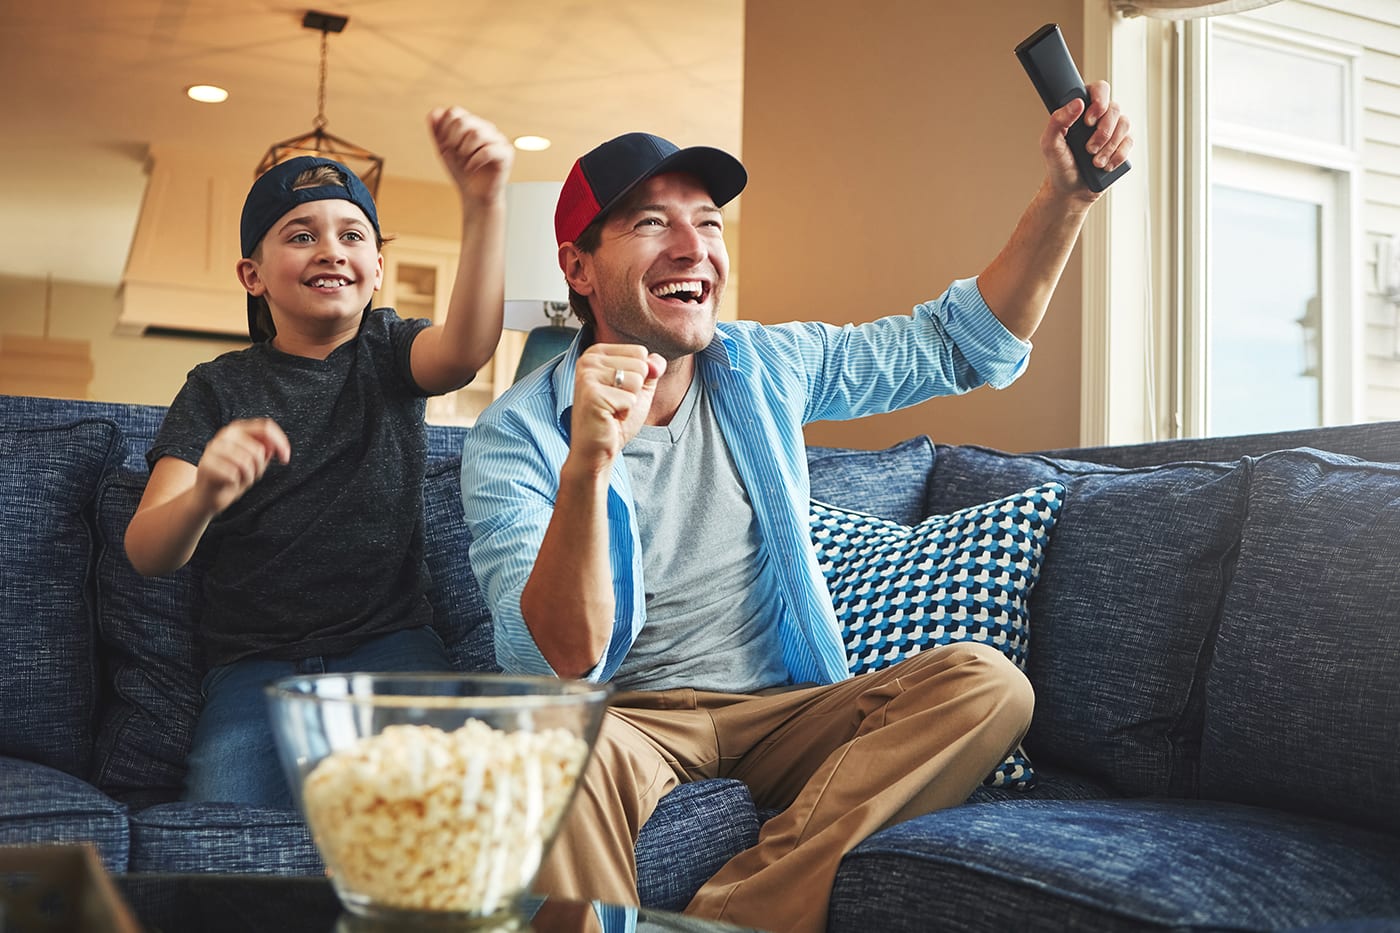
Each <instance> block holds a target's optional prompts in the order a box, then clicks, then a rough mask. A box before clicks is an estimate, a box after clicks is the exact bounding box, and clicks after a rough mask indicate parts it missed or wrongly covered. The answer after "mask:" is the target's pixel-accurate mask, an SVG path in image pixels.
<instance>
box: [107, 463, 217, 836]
mask: <svg viewBox="0 0 1400 933" xmlns="http://www.w3.org/2000/svg"><path fill="white" fill-rule="evenodd" d="M145 488H146V474H145V473H134V472H130V471H126V470H122V471H119V472H117V473H114V474H112V475H111V476H110V477H109V478H108V479H107V480H106V481H105V482H104V483H103V484H102V490H101V492H100V493H99V494H98V500H97V530H98V539H99V542H100V547H99V550H98V554H97V597H98V600H97V629H98V637H99V639H100V640H101V643H102V646H103V648H104V651H105V655H106V659H107V665H108V671H107V692H106V702H105V703H104V704H103V706H102V710H101V716H100V717H99V719H98V723H97V742H96V746H95V761H94V763H93V781H94V783H96V784H97V786H98V787H100V788H102V789H103V790H104V791H106V792H107V793H109V794H111V795H112V796H113V797H116V798H117V799H118V800H122V801H124V802H126V803H128V804H130V805H131V806H132V807H133V808H138V809H139V808H141V807H145V806H150V805H151V804H153V803H160V802H164V801H170V800H175V799H177V798H178V797H179V796H180V791H181V788H182V787H183V784H184V778H185V757H186V756H187V755H188V754H189V750H190V742H191V741H192V739H193V736H194V723H195V718H196V716H198V714H199V681H200V676H201V673H200V671H201V664H200V660H199V646H198V640H197V634H196V632H197V622H196V618H195V612H196V608H197V606H198V603H199V578H198V570H197V565H195V564H187V565H186V566H184V567H182V568H181V569H179V570H177V571H176V572H175V573H172V574H168V575H166V576H161V577H143V576H141V575H140V574H139V573H137V572H136V570H135V569H134V568H133V567H132V566H131V561H129V560H128V559H127V556H126V549H125V547H124V546H123V543H122V542H123V540H124V539H125V537H126V526H127V524H128V523H129V522H130V521H131V516H132V515H133V514H134V513H135V511H136V506H137V505H138V504H139V503H140V502H141V495H142V493H143V492H144V491H145Z"/></svg>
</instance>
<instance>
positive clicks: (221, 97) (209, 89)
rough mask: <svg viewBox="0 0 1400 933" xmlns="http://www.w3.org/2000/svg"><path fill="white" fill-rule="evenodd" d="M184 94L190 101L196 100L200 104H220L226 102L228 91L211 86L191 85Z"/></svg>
mask: <svg viewBox="0 0 1400 933" xmlns="http://www.w3.org/2000/svg"><path fill="white" fill-rule="evenodd" d="M185 93H186V94H188V95H189V98H190V100H197V101H199V102H200V103H201V104H222V103H223V102H224V101H226V100H228V91H225V90H224V89H223V88H221V87H215V86H214V85H212V84H193V85H191V86H189V87H187V88H185Z"/></svg>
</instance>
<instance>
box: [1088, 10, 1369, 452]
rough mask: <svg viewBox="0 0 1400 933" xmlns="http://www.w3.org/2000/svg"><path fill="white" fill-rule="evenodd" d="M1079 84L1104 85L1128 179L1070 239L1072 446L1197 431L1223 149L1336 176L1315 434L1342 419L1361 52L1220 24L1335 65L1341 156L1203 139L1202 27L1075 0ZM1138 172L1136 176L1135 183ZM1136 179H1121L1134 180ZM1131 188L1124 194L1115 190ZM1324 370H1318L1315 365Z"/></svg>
mask: <svg viewBox="0 0 1400 933" xmlns="http://www.w3.org/2000/svg"><path fill="white" fill-rule="evenodd" d="M1084 23H1085V30H1084V31H1085V36H1084V52H1083V61H1082V62H1081V70H1082V71H1083V72H1084V74H1085V75H1086V77H1092V76H1096V75H1107V76H1108V78H1109V81H1110V82H1111V83H1112V85H1113V94H1114V98H1115V99H1117V100H1118V101H1119V102H1120V103H1121V104H1122V105H1123V108H1124V111H1125V112H1126V113H1128V114H1130V115H1131V117H1132V120H1133V135H1134V138H1135V141H1136V147H1135V149H1134V157H1133V162H1134V169H1133V172H1130V173H1129V175H1128V176H1126V177H1125V178H1124V179H1123V180H1120V182H1119V183H1117V184H1115V185H1114V187H1113V188H1111V189H1109V196H1108V197H1107V198H1106V203H1104V204H1100V205H1099V206H1098V208H1096V210H1095V211H1094V212H1093V213H1092V214H1091V215H1090V220H1089V223H1088V224H1087V225H1086V227H1085V231H1084V235H1083V238H1082V240H1081V250H1082V260H1083V263H1084V296H1085V301H1084V325H1083V359H1084V374H1083V378H1082V381H1081V387H1082V391H1081V411H1080V425H1081V429H1080V433H1081V442H1082V443H1084V444H1112V443H1133V442H1136V441H1144V440H1156V439H1159V438H1163V437H1181V436H1199V435H1202V434H1204V433H1205V432H1206V408H1205V398H1204V393H1203V392H1202V391H1201V390H1200V389H1201V387H1203V386H1204V385H1205V380H1206V378H1207V371H1206V368H1205V356H1204V353H1203V352H1201V351H1202V345H1201V343H1200V341H1201V340H1203V337H1202V334H1203V330H1202V327H1201V322H1202V321H1203V320H1204V318H1205V313H1206V312H1205V309H1206V307H1207V298H1208V295H1209V288H1208V284H1209V283H1208V280H1207V274H1208V268H1207V265H1208V264H1207V262H1206V259H1207V256H1208V255H1209V252H1208V250H1209V244H1208V242H1207V231H1206V221H1207V218H1208V217H1209V214H1208V207H1209V205H1208V192H1209V186H1210V146H1211V145H1212V144H1213V143H1214V144H1222V143H1228V144H1230V145H1231V146H1232V147H1239V148H1242V149H1244V150H1245V151H1252V152H1257V153H1259V154H1262V155H1275V156H1277V155H1283V156H1285V157H1286V158H1289V159H1295V160H1299V161H1306V162H1309V163H1311V164H1317V165H1321V166H1323V167H1326V168H1330V169H1333V170H1335V171H1336V172H1337V173H1338V175H1339V178H1340V179H1341V182H1340V184H1341V187H1340V188H1339V195H1338V202H1337V203H1338V205H1339V209H1340V216H1339V217H1338V224H1339V225H1340V229H1342V230H1344V231H1345V234H1346V235H1345V238H1344V241H1343V242H1341V243H1339V244H1336V256H1335V261H1336V268H1338V269H1343V270H1346V271H1345V274H1344V275H1342V276H1341V278H1340V280H1339V281H1338V283H1337V287H1338V288H1339V289H1341V290H1342V291H1341V294H1342V295H1343V296H1344V297H1343V301H1344V303H1345V305H1346V306H1347V308H1348V311H1347V313H1346V314H1344V315H1341V316H1340V317H1337V316H1334V317H1333V320H1332V321H1331V322H1329V323H1328V324H1326V325H1325V327H1327V328H1328V329H1327V330H1326V331H1325V332H1324V341H1325V346H1327V347H1329V348H1330V349H1331V350H1332V351H1333V352H1334V353H1336V354H1345V356H1346V358H1345V359H1344V360H1341V359H1337V358H1335V357H1332V358H1329V359H1327V360H1326V361H1325V369H1326V371H1327V372H1328V377H1327V378H1326V380H1325V385H1324V391H1323V408H1322V411H1323V423H1324V424H1336V423H1345V422H1350V421H1354V420H1356V419H1357V418H1358V417H1359V412H1360V409H1361V400H1362V398H1363V392H1364V378H1365V376H1364V370H1365V354H1364V347H1363V340H1364V331H1365V324H1364V313H1365V300H1364V299H1365V296H1364V284H1363V276H1362V271H1361V266H1362V263H1360V262H1359V261H1358V255H1357V252H1358V251H1359V250H1360V249H1361V248H1362V244H1363V237H1362V231H1361V230H1360V229H1359V224H1360V217H1361V210H1360V203H1359V199H1360V175H1361V152H1360V141H1359V125H1358V124H1359V116H1358V114H1359V112H1360V101H1361V68H1360V56H1361V49H1360V48H1358V47H1355V46H1348V45H1345V44H1343V43H1338V42H1333V41H1329V40H1323V39H1319V38H1318V37H1316V36H1311V35H1307V34H1301V33H1298V32H1296V31H1293V30H1288V29H1284V28H1282V27H1276V26H1272V25H1269V24H1267V23H1259V22H1243V21H1240V20H1235V21H1233V22H1232V23H1231V24H1230V25H1229V26H1227V27H1226V28H1229V29H1230V30H1231V31H1232V32H1231V34H1232V36H1240V35H1248V36H1249V37H1250V40H1251V41H1260V42H1270V43H1275V44H1287V45H1288V46H1290V47H1291V48H1292V49H1293V50H1295V51H1296V52H1297V53H1298V54H1316V55H1321V56H1325V57H1327V58H1328V59H1329V60H1333V61H1336V60H1342V61H1344V62H1346V63H1347V67H1348V69H1349V81H1350V83H1349V86H1348V88H1347V93H1349V94H1350V95H1351V102H1350V106H1349V107H1348V108H1347V111H1348V112H1347V113H1346V115H1345V117H1346V118H1345V120H1344V125H1345V127H1346V133H1347V140H1346V143H1345V144H1344V145H1341V146H1336V145H1333V146H1326V145H1322V144H1316V145H1312V146H1309V145H1306V144H1305V143H1300V141H1299V140H1298V139H1296V138H1295V137H1291V136H1290V137H1288V138H1287V139H1282V138H1270V136H1269V135H1268V134H1262V133H1258V132H1233V131H1231V130H1230V129H1229V128H1225V127H1212V128H1211V129H1212V132H1207V130H1206V127H1207V125H1208V124H1207V119H1208V101H1207V100H1206V96H1207V88H1208V83H1207V75H1208V72H1207V70H1206V69H1207V67H1208V62H1207V58H1208V55H1207V51H1208V50H1207V32H1206V30H1207V23H1206V21H1205V20H1194V21H1184V22H1170V21H1162V20H1149V19H1147V18H1145V17H1132V18H1124V17H1121V16H1119V15H1117V14H1116V13H1113V12H1112V11H1111V10H1110V9H1109V5H1108V0H1085V4H1084ZM1144 170H1145V171H1144ZM1134 174H1138V175H1139V177H1138V178H1136V179H1133V177H1132V176H1133V175H1134ZM1130 179H1131V183H1128V184H1125V183H1124V182H1127V181H1129V180H1130ZM1329 363H1330V364H1331V365H1330V366H1326V364H1329Z"/></svg>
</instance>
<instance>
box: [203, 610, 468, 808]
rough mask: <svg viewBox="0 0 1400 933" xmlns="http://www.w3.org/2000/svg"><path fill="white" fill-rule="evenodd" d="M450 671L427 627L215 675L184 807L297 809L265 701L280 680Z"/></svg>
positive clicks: (235, 666)
mask: <svg viewBox="0 0 1400 933" xmlns="http://www.w3.org/2000/svg"><path fill="white" fill-rule="evenodd" d="M450 670H452V665H451V663H450V662H449V661H448V658H447V649H446V648H444V647H443V644H442V639H440V638H439V637H438V635H437V632H435V631H433V629H432V628H430V627H426V626H425V627H423V628H414V629H406V630H404V631H402V632H391V633H390V634H388V635H381V636H380V637H378V638H376V639H374V640H372V641H368V642H366V643H365V644H363V645H361V646H360V647H358V648H356V649H355V650H354V651H351V652H349V653H347V654H339V655H317V656H314V657H310V658H304V659H302V660H299V661H267V660H260V659H250V660H247V661H235V662H233V663H232V664H225V665H222V666H220V667H216V668H213V669H212V670H210V671H209V673H208V674H206V675H205V677H204V683H203V684H202V686H201V691H202V692H203V694H204V708H203V709H202V710H200V713H199V721H198V722H197V723H196V724H195V730H194V743H193V745H192V747H191V749H190V756H189V759H188V760H187V765H188V772H187V773H186V775H185V795H184V799H185V800H190V801H200V802H214V801H224V802H230V803H249V804H257V805H260V806H266V807H283V808H290V807H292V806H293V803H292V791H291V787H290V785H288V783H287V776H286V774H285V773H284V772H283V771H282V764H281V761H280V759H279V758H278V757H277V744H276V740H275V739H274V738H273V736H272V724H271V720H270V718H269V716H268V713H267V697H266V695H265V694H264V693H263V688H264V687H266V686H267V685H268V684H270V683H272V682H273V681H275V680H279V679H280V678H283V677H292V676H296V675H306V674H344V673H351V672H363V673H378V672H386V671H387V672H409V671H450Z"/></svg>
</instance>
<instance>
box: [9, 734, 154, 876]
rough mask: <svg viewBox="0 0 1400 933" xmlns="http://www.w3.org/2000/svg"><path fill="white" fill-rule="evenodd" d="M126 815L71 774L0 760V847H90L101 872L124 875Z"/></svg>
mask: <svg viewBox="0 0 1400 933" xmlns="http://www.w3.org/2000/svg"><path fill="white" fill-rule="evenodd" d="M126 816H127V810H126V807H124V806H122V805H121V804H120V803H118V802H117V801H115V800H113V799H111V798H110V797H108V796H107V795H106V794H103V793H101V792H100V791H98V790H97V788H95V787H93V786H92V785H91V784H89V783H88V782H87V781H84V780H81V779H79V778H76V777H73V776H72V775H71V774H67V773H66V772H63V771H59V770H57V769H56V768H50V767H47V766H45V765H41V764H36V763H34V762H32V761H21V760H20V759H18V758H8V757H6V756H4V755H0V845H58V844H66V843H77V842H91V843H93V844H94V845H96V846H97V853H98V855H99V856H100V857H101V859H102V864H103V866H104V867H105V868H106V869H107V870H108V871H111V872H122V871H126V867H127V853H128V850H129V848H130V837H129V835H128V833H127V822H126Z"/></svg>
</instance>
